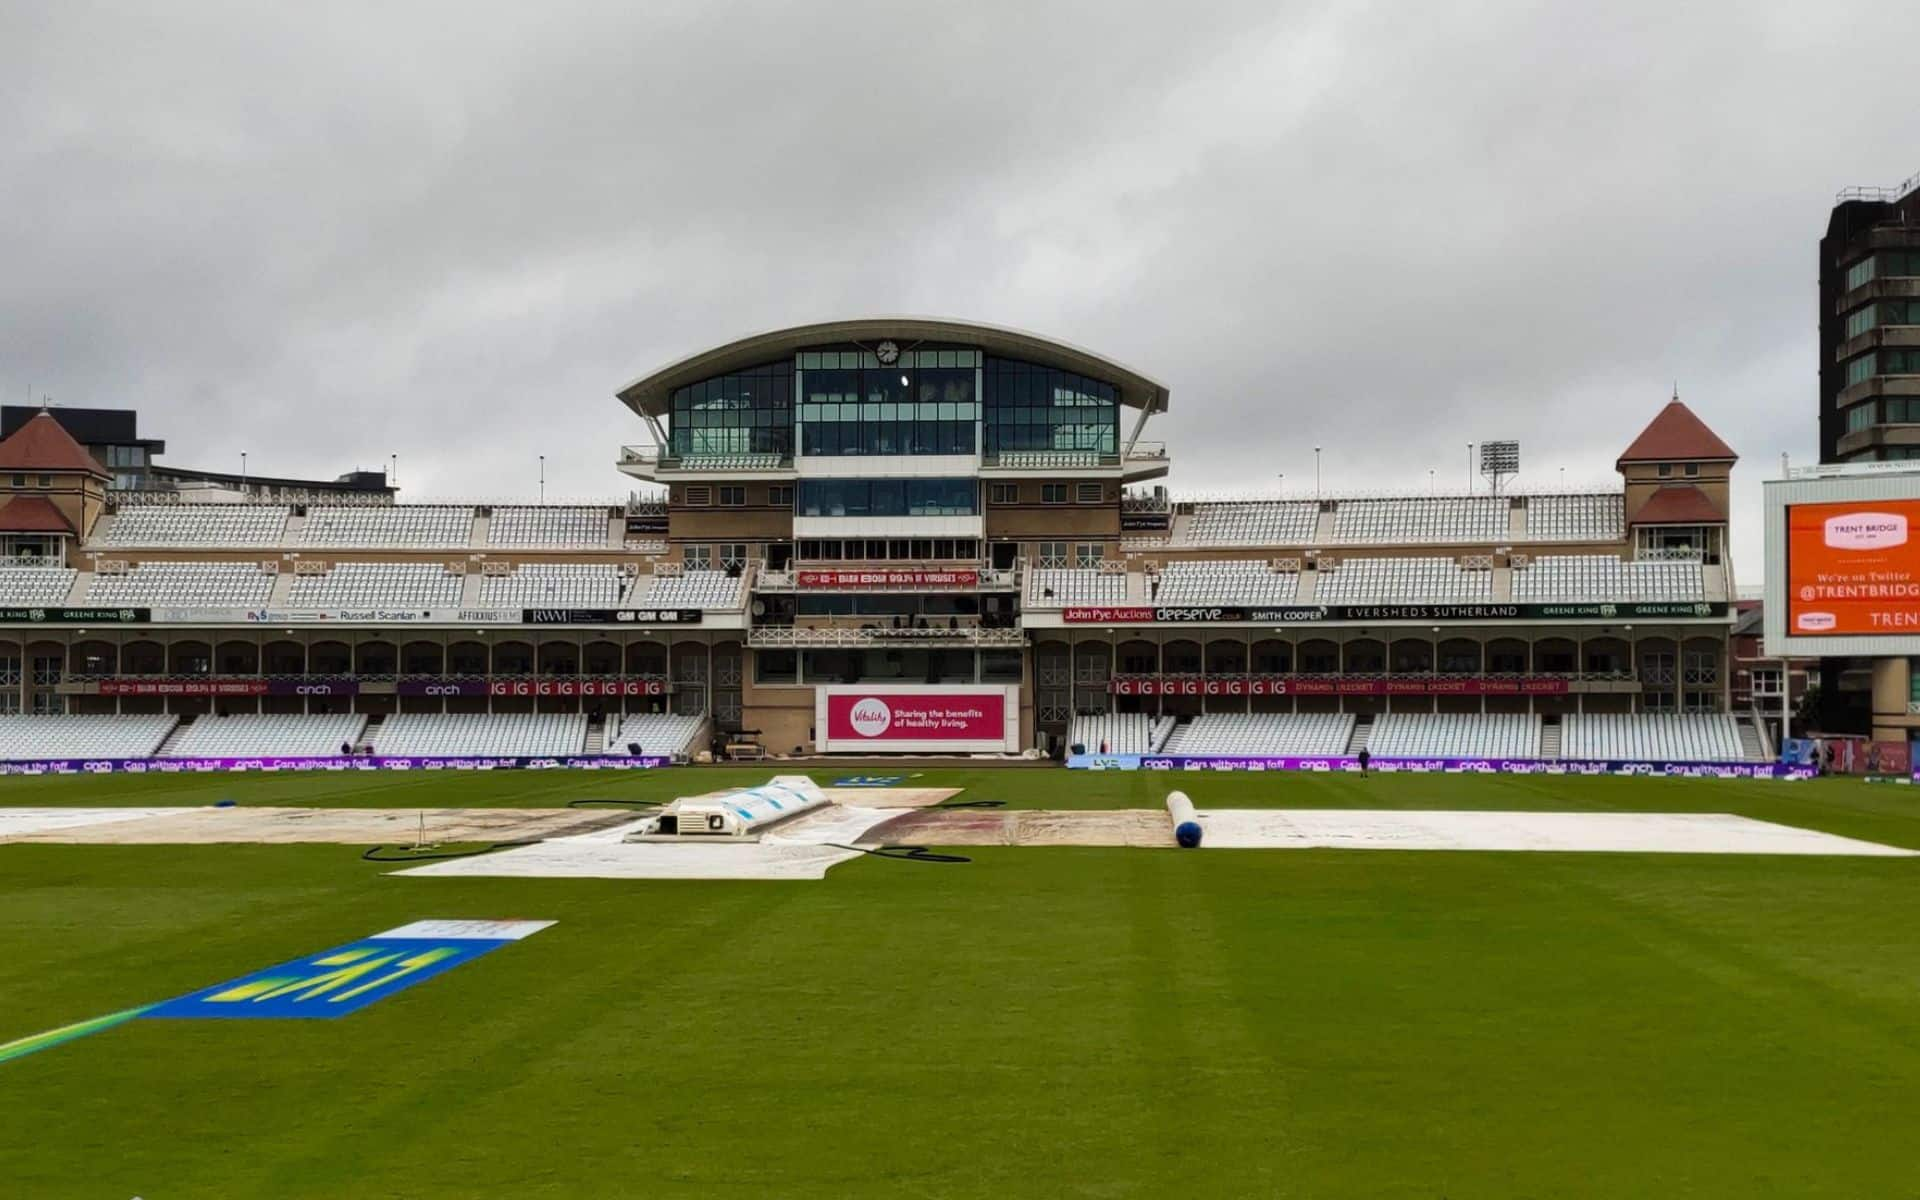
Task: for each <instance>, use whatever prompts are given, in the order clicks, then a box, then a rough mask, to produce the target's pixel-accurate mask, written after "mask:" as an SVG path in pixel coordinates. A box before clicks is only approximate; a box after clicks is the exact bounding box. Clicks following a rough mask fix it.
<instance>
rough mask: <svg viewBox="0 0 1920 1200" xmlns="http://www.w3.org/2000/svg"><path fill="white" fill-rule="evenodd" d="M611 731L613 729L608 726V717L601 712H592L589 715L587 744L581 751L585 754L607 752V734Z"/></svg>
mask: <svg viewBox="0 0 1920 1200" xmlns="http://www.w3.org/2000/svg"><path fill="white" fill-rule="evenodd" d="M611 732H612V730H610V729H609V728H608V727H607V718H606V717H604V716H602V715H601V714H599V713H592V714H590V715H589V716H588V717H587V744H586V745H585V746H583V747H581V752H582V753H583V754H603V753H605V752H606V749H607V734H609V733H611Z"/></svg>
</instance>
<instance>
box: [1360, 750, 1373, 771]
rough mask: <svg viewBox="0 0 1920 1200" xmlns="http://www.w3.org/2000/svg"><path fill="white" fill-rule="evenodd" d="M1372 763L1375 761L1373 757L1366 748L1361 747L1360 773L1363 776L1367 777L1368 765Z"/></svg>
mask: <svg viewBox="0 0 1920 1200" xmlns="http://www.w3.org/2000/svg"><path fill="white" fill-rule="evenodd" d="M1372 761H1373V755H1371V754H1369V753H1367V748H1366V747H1365V746H1362V747H1360V773H1361V774H1362V775H1365V774H1366V773H1367V764H1368V763H1370V762H1372Z"/></svg>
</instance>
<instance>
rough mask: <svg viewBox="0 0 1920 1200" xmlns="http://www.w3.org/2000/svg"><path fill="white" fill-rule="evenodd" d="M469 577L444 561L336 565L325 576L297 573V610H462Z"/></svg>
mask: <svg viewBox="0 0 1920 1200" xmlns="http://www.w3.org/2000/svg"><path fill="white" fill-rule="evenodd" d="M465 582H466V577H465V576H464V575H455V574H452V573H451V572H449V571H448V570H447V568H446V566H445V564H443V563H437V562H425V563H422V562H396V563H335V564H333V569H332V570H330V571H328V572H327V573H326V574H325V575H296V576H294V579H293V587H292V589H291V590H290V591H289V592H288V593H287V603H288V604H290V605H292V606H293V607H295V608H363V607H369V606H371V607H385V608H418V609H429V608H458V607H459V606H460V589H461V587H462V585H463V584H464V583H465Z"/></svg>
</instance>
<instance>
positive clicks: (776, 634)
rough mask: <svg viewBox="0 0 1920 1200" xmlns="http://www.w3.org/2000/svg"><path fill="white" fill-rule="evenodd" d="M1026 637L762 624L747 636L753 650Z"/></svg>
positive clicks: (980, 642) (1001, 631) (983, 629)
mask: <svg viewBox="0 0 1920 1200" xmlns="http://www.w3.org/2000/svg"><path fill="white" fill-rule="evenodd" d="M1025 642H1026V635H1025V634H1024V633H1022V632H1021V631H1020V630H1018V629H1010V628H1006V627H1004V626H980V625H962V626H960V627H959V628H954V629H949V628H939V629H934V628H927V629H893V628H890V627H889V628H858V629H848V628H844V627H839V626H817V625H816V626H807V625H762V626H759V627H757V628H755V629H752V630H749V631H748V633H747V645H749V646H752V647H754V648H755V649H785V648H797V647H810V648H831V647H839V646H858V647H869V646H1021V645H1024V644H1025Z"/></svg>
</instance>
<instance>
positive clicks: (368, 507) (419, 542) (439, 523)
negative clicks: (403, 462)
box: [300, 504, 473, 547]
mask: <svg viewBox="0 0 1920 1200" xmlns="http://www.w3.org/2000/svg"><path fill="white" fill-rule="evenodd" d="M472 538H473V510H472V509H471V508H466V507H461V506H455V505H446V504H361V505H350V506H345V507H338V508H329V507H325V506H322V505H315V506H314V507H312V508H309V509H308V510H307V523H306V526H305V527H304V528H303V529H302V530H301V531H300V540H301V542H302V543H303V544H305V545H308V546H357V547H368V546H439V547H449V546H465V545H467V543H468V542H469V541H471V540H472Z"/></svg>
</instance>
